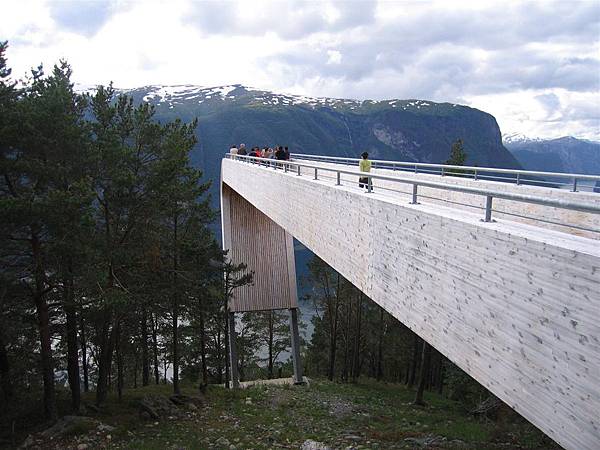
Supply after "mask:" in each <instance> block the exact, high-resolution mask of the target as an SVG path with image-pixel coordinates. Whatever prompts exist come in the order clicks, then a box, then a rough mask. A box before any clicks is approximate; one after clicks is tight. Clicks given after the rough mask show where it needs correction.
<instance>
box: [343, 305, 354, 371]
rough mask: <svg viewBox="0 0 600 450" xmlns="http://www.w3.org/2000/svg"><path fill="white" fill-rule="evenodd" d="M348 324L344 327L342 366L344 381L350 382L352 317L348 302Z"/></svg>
mask: <svg viewBox="0 0 600 450" xmlns="http://www.w3.org/2000/svg"><path fill="white" fill-rule="evenodd" d="M345 309H346V323H345V326H344V328H345V329H344V365H343V366H342V381H343V382H344V383H347V382H348V356H349V352H350V319H351V316H352V308H351V303H350V302H346V308H345Z"/></svg>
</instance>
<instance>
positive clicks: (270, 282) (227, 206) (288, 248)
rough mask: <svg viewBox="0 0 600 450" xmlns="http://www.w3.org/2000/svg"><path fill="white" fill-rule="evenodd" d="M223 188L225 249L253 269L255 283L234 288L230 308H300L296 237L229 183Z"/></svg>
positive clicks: (246, 309) (240, 309)
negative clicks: (297, 286)
mask: <svg viewBox="0 0 600 450" xmlns="http://www.w3.org/2000/svg"><path fill="white" fill-rule="evenodd" d="M221 189H222V191H221V199H222V202H221V214H222V220H223V248H224V249H228V250H229V257H230V259H231V261H232V262H233V263H234V264H240V263H244V264H246V265H247V266H248V271H251V272H253V284H252V285H246V286H242V287H240V288H238V289H236V290H235V291H234V293H233V298H232V299H231V301H230V303H229V310H230V311H231V312H242V311H264V310H270V309H289V308H296V307H298V294H297V291H296V268H295V263H294V248H293V238H292V236H291V235H290V234H289V233H287V232H286V231H285V230H284V229H283V228H281V227H280V226H279V225H277V224H276V223H275V222H273V221H272V220H271V219H269V218H268V217H267V216H266V215H265V214H263V213H262V212H260V211H259V210H258V209H256V208H255V207H254V206H252V205H251V204H250V203H249V202H248V201H247V200H245V199H244V198H243V197H242V196H240V195H239V194H237V193H236V192H235V191H234V190H232V189H230V188H229V187H228V186H227V185H226V184H222V186H221Z"/></svg>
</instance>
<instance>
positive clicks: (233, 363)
mask: <svg viewBox="0 0 600 450" xmlns="http://www.w3.org/2000/svg"><path fill="white" fill-rule="evenodd" d="M227 315H228V317H227V320H229V326H228V327H227V328H228V329H229V336H227V339H229V355H228V357H229V369H230V374H231V380H230V381H231V387H232V388H233V389H236V388H239V387H240V377H239V375H238V358H237V347H236V345H235V313H232V312H227Z"/></svg>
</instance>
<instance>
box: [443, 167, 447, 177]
mask: <svg viewBox="0 0 600 450" xmlns="http://www.w3.org/2000/svg"><path fill="white" fill-rule="evenodd" d="M444 175H446V173H445V172H444V168H443V167H442V176H444Z"/></svg>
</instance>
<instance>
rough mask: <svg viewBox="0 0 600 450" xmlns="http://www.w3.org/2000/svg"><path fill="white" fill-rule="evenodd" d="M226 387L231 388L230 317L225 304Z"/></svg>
mask: <svg viewBox="0 0 600 450" xmlns="http://www.w3.org/2000/svg"><path fill="white" fill-rule="evenodd" d="M224 328H225V387H226V388H228V389H229V318H228V317H227V306H225V327H224Z"/></svg>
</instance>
